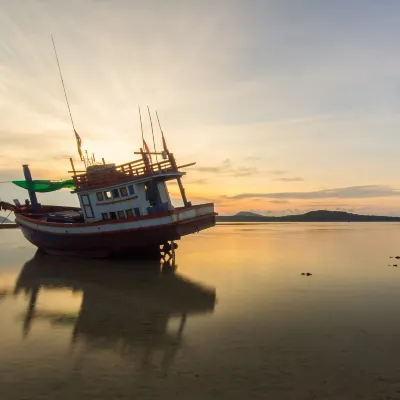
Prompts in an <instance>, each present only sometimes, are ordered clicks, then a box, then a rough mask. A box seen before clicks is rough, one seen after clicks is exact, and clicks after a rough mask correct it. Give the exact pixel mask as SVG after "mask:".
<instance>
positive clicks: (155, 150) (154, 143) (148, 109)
mask: <svg viewBox="0 0 400 400" xmlns="http://www.w3.org/2000/svg"><path fill="white" fill-rule="evenodd" d="M147 111H148V112H149V118H150V125H151V134H152V135H153V146H154V153H156V160H157V162H158V157H157V149H156V141H155V140H154V130H153V121H152V120H151V114H150V108H149V106H147Z"/></svg>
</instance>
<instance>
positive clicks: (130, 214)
mask: <svg viewBox="0 0 400 400" xmlns="http://www.w3.org/2000/svg"><path fill="white" fill-rule="evenodd" d="M125 214H126V218H132V217H133V211H132V209H131V208H130V209H129V210H125Z"/></svg>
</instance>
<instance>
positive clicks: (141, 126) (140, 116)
mask: <svg viewBox="0 0 400 400" xmlns="http://www.w3.org/2000/svg"><path fill="white" fill-rule="evenodd" d="M138 108H139V118H140V129H141V131H142V145H143V146H144V136H143V124H142V114H141V112H140V106H138Z"/></svg>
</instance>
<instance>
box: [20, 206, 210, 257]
mask: <svg viewBox="0 0 400 400" xmlns="http://www.w3.org/2000/svg"><path fill="white" fill-rule="evenodd" d="M199 214H200V215H197V216H195V217H193V218H187V219H181V220H180V219H179V218H174V219H171V221H172V222H170V223H165V224H163V225H153V226H151V225H150V226H143V227H138V228H132V229H124V225H123V224H120V225H121V226H120V227H119V228H120V229H117V230H111V231H103V232H100V233H98V232H94V233H93V232H90V231H89V232H85V229H82V232H80V233H76V232H75V233H70V232H68V231H71V230H72V229H71V228H66V229H65V230H64V232H61V229H59V230H58V231H57V232H54V229H55V228H53V226H55V225H57V227H59V226H60V225H61V224H51V223H47V224H41V225H38V224H37V222H36V221H35V220H34V219H32V220H30V219H29V218H26V217H21V216H17V217H16V221H17V222H18V224H19V225H20V228H21V231H22V233H23V235H24V236H25V238H26V239H27V240H28V241H29V242H31V243H32V244H33V245H35V246H36V247H38V248H39V249H40V250H42V251H44V252H46V253H48V254H53V255H64V256H79V257H100V258H103V257H111V256H118V255H134V256H138V257H139V256H149V255H155V256H157V255H158V256H159V254H160V246H161V245H163V244H165V243H167V242H169V241H177V240H179V239H180V238H181V237H182V236H185V235H189V234H192V233H196V232H199V231H201V230H203V229H207V228H210V227H212V226H214V225H215V213H207V214H205V215H201V213H199ZM164 218H165V217H164ZM154 219H156V218H154ZM102 226H103V225H99V227H102ZM126 226H127V225H126ZM51 229H53V231H51ZM98 229H100V228H98ZM92 231H93V230H92Z"/></svg>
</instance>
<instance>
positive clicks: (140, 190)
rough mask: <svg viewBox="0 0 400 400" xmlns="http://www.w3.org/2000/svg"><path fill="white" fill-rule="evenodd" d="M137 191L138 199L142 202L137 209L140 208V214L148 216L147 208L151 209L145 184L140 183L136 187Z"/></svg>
mask: <svg viewBox="0 0 400 400" xmlns="http://www.w3.org/2000/svg"><path fill="white" fill-rule="evenodd" d="M135 191H136V194H137V195H138V198H139V199H140V202H138V205H137V206H136V207H139V208H140V212H141V214H142V215H148V214H149V212H148V210H147V208H148V207H150V202H149V201H147V200H146V189H145V184H144V183H138V184H137V185H136V186H135Z"/></svg>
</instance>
